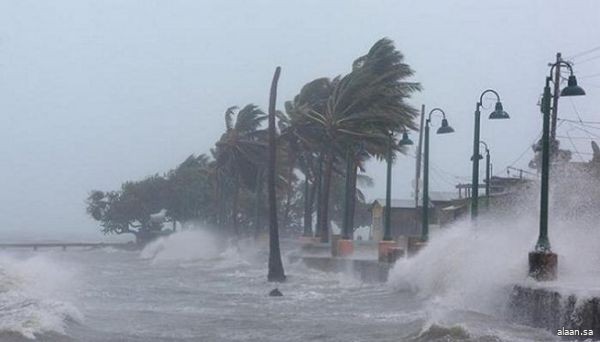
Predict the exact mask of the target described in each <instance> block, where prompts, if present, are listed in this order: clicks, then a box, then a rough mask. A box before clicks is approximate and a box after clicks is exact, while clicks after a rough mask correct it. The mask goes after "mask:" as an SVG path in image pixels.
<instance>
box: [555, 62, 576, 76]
mask: <svg viewBox="0 0 600 342" xmlns="http://www.w3.org/2000/svg"><path fill="white" fill-rule="evenodd" d="M559 65H564V66H566V67H567V68H569V72H570V75H571V76H573V67H572V66H571V63H569V62H566V61H558V62H556V63H554V64H552V67H551V68H550V77H552V72H553V71H554V68H556V67H557V66H559Z"/></svg>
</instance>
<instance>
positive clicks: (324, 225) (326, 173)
mask: <svg viewBox="0 0 600 342" xmlns="http://www.w3.org/2000/svg"><path fill="white" fill-rule="evenodd" d="M332 173H333V153H332V151H331V150H327V151H326V152H325V170H323V189H321V192H322V199H321V201H322V202H321V224H320V225H321V242H323V243H327V242H329V192H330V190H331V176H332Z"/></svg>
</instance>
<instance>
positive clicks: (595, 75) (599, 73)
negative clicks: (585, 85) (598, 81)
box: [579, 72, 600, 78]
mask: <svg viewBox="0 0 600 342" xmlns="http://www.w3.org/2000/svg"><path fill="white" fill-rule="evenodd" d="M598 76H600V72H598V73H595V74H591V75H584V76H579V78H593V77H598Z"/></svg>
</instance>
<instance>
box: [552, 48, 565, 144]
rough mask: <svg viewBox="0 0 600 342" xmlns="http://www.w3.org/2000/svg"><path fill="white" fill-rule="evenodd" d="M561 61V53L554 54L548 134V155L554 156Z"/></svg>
mask: <svg viewBox="0 0 600 342" xmlns="http://www.w3.org/2000/svg"><path fill="white" fill-rule="evenodd" d="M561 61H562V57H561V53H560V52H557V53H556V64H555V65H556V68H555V69H554V92H553V93H552V112H551V113H552V121H551V122H552V128H551V131H550V132H551V133H550V153H551V154H554V153H555V152H558V151H554V149H553V147H554V146H556V145H555V144H554V141H556V122H557V121H558V120H557V118H558V96H559V95H560V64H561V63H560V62H561Z"/></svg>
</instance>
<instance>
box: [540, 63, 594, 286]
mask: <svg viewBox="0 0 600 342" xmlns="http://www.w3.org/2000/svg"><path fill="white" fill-rule="evenodd" d="M558 65H565V66H566V67H567V68H569V71H570V76H569V79H568V82H567V87H566V88H564V89H563V90H562V91H561V92H560V96H581V95H585V91H584V90H583V88H581V87H580V86H578V85H577V78H575V75H573V68H572V67H571V64H569V63H568V62H565V61H562V60H560V61H558V62H556V63H554V64H552V67H551V68H550V76H548V77H546V85H545V87H544V95H543V96H542V105H541V112H542V116H543V128H542V170H541V171H542V182H541V191H540V192H541V193H540V234H539V237H538V240H537V243H536V245H535V250H534V251H533V252H530V253H529V275H530V276H531V277H533V278H535V279H537V280H552V279H555V278H556V269H557V265H558V256H557V255H556V254H554V253H552V251H551V249H550V240H549V239H548V188H549V184H548V183H549V179H550V110H551V104H550V101H551V98H552V94H551V93H550V82H551V81H552V72H553V70H554V68H555V67H557V66H558ZM554 82H560V80H559V79H558V80H554ZM557 101H558V96H557V97H555V103H553V105H554V106H556V105H557V103H556V102H557Z"/></svg>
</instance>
